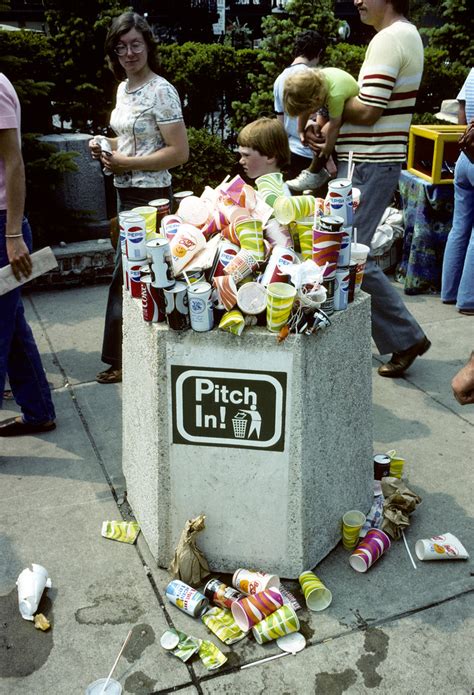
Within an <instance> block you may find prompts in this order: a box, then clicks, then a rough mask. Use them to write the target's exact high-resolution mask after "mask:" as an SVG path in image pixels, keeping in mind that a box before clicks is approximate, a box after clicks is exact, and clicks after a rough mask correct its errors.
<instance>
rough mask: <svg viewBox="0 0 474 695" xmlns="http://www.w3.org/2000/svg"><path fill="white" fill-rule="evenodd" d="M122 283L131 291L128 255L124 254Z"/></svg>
mask: <svg viewBox="0 0 474 695" xmlns="http://www.w3.org/2000/svg"><path fill="white" fill-rule="evenodd" d="M122 285H123V286H124V287H125V289H126V290H127V292H129V291H130V283H129V281H128V258H127V256H122Z"/></svg>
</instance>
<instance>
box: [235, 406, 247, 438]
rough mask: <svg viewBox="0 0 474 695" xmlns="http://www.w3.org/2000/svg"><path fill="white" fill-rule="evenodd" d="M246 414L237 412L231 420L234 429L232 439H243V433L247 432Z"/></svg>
mask: <svg viewBox="0 0 474 695" xmlns="http://www.w3.org/2000/svg"><path fill="white" fill-rule="evenodd" d="M247 422H248V420H247V414H246V413H242V412H240V411H239V412H238V413H237V415H236V416H235V417H233V418H232V426H233V428H234V437H236V439H245V433H246V431H247Z"/></svg>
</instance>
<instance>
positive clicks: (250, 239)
mask: <svg viewBox="0 0 474 695" xmlns="http://www.w3.org/2000/svg"><path fill="white" fill-rule="evenodd" d="M234 229H235V233H236V234H237V238H238V240H239V243H240V246H241V248H243V249H245V250H246V251H249V252H250V253H251V254H252V256H253V257H254V258H255V260H256V261H258V262H261V261H264V260H265V246H264V243H263V225H262V220H254V219H250V218H245V219H243V220H239V221H238V222H236V223H235V224H234Z"/></svg>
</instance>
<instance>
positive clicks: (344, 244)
mask: <svg viewBox="0 0 474 695" xmlns="http://www.w3.org/2000/svg"><path fill="white" fill-rule="evenodd" d="M342 231H343V235H342V241H341V248H340V251H339V256H338V258H337V267H338V268H346V267H348V266H349V263H350V262H351V238H352V228H351V227H343V228H342Z"/></svg>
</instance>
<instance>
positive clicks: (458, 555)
mask: <svg viewBox="0 0 474 695" xmlns="http://www.w3.org/2000/svg"><path fill="white" fill-rule="evenodd" d="M415 553H416V556H417V558H418V559H419V560H466V559H467V558H468V557H469V553H468V552H467V550H466V548H465V547H464V546H463V544H462V543H461V541H460V540H459V539H458V538H456V536H454V535H453V534H452V533H443V534H442V535H441V536H433V537H432V538H424V539H422V540H419V541H417V542H416V544H415Z"/></svg>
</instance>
